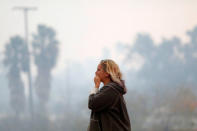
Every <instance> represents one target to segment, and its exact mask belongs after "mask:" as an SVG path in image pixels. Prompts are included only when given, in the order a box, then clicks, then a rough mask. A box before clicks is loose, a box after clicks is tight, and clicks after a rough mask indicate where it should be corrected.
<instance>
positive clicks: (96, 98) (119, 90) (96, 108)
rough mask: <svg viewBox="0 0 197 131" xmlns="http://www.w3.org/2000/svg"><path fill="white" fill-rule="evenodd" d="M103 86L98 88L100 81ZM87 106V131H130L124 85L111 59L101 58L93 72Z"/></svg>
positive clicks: (117, 68)
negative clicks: (88, 121) (89, 110)
mask: <svg viewBox="0 0 197 131" xmlns="http://www.w3.org/2000/svg"><path fill="white" fill-rule="evenodd" d="M101 82H102V83H103V84H104V86H103V87H102V88H101V89H100V90H99V86H100V83H101ZM94 83H95V87H94V88H93V89H92V91H91V93H90V95H89V100H88V107H89V109H91V117H90V124H89V126H88V131H131V125H130V120H129V116H128V113H127V108H126V103H125V101H124V97H123V95H124V94H125V93H126V87H125V84H124V81H123V80H122V74H121V72H120V69H119V67H118V65H117V64H116V63H115V62H114V61H113V60H109V59H106V60H102V61H101V62H100V63H99V65H98V67H97V71H96V72H95V77H94Z"/></svg>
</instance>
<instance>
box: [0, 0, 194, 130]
mask: <svg viewBox="0 0 197 131" xmlns="http://www.w3.org/2000/svg"><path fill="white" fill-rule="evenodd" d="M15 7H28V8H29V7H35V8H36V10H30V11H29V12H28V34H27V35H28V41H27V40H26V39H25V38H26V37H25V23H24V12H23V11H22V10H18V9H16V8H15ZM196 7H197V1H196V0H181V1H180V0H149V1H147V0H72V1H71V0H70V1H67V0H1V1H0V18H1V22H0V23H1V24H0V29H1V30H0V84H1V85H0V96H1V99H0V131H13V130H16V131H26V130H28V131H54V130H56V131H84V130H86V129H87V126H88V123H89V115H90V110H89V109H88V107H87V102H88V95H89V92H90V90H91V88H93V87H94V83H93V78H94V73H95V71H96V68H97V64H98V63H99V62H100V60H101V59H107V58H110V59H113V60H115V61H116V62H117V63H118V64H119V66H120V68H121V70H122V73H123V75H124V79H125V80H126V85H127V88H128V93H127V94H126V95H125V99H126V102H127V108H128V112H129V116H130V119H131V125H132V130H133V131H194V130H197V70H196V67H197V17H196V12H197V9H196ZM27 42H28V46H27ZM30 85H31V86H32V92H31V90H30ZM30 92H31V93H30Z"/></svg>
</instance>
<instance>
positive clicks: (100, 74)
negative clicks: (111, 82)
mask: <svg viewBox="0 0 197 131" xmlns="http://www.w3.org/2000/svg"><path fill="white" fill-rule="evenodd" d="M95 75H97V76H98V77H99V78H100V80H101V81H102V82H103V80H104V79H106V78H107V77H108V76H109V75H108V73H107V72H105V71H104V70H103V68H102V66H101V64H99V65H98V66H97V71H96V72H95Z"/></svg>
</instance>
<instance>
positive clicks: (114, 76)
mask: <svg viewBox="0 0 197 131" xmlns="http://www.w3.org/2000/svg"><path fill="white" fill-rule="evenodd" d="M100 64H101V66H102V68H103V70H104V71H105V72H107V73H108V74H109V75H110V79H111V80H112V81H113V82H116V83H118V84H119V85H120V86H122V87H123V88H124V91H125V93H126V87H125V83H124V80H123V79H122V73H121V71H120V69H119V66H118V65H117V64H116V63H115V62H114V61H113V60H111V59H105V60H101V62H100Z"/></svg>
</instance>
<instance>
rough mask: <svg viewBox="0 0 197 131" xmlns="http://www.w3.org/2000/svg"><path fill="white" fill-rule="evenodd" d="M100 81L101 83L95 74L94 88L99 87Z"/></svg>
mask: <svg viewBox="0 0 197 131" xmlns="http://www.w3.org/2000/svg"><path fill="white" fill-rule="evenodd" d="M100 83H101V80H100V78H99V77H98V76H97V75H96V76H95V77H94V84H95V88H99V86H100Z"/></svg>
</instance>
